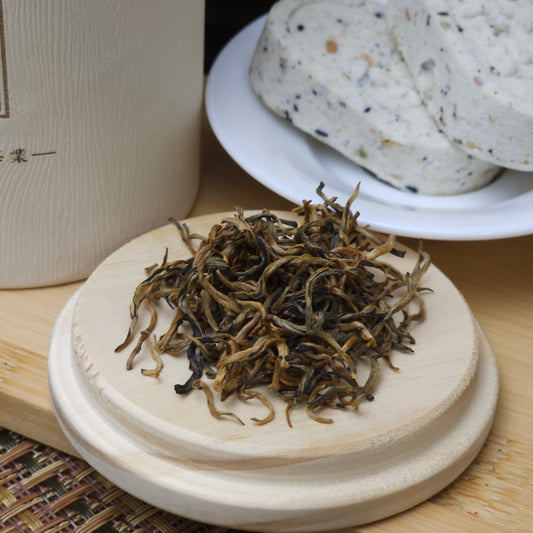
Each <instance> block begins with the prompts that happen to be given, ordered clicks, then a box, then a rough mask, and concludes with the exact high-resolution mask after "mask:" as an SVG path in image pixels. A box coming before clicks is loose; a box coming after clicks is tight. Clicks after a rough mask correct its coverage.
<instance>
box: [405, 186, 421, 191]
mask: <svg viewBox="0 0 533 533" xmlns="http://www.w3.org/2000/svg"><path fill="white" fill-rule="evenodd" d="M405 188H406V189H407V190H408V191H411V192H415V193H416V192H418V189H417V188H416V187H415V186H414V185H406V186H405Z"/></svg>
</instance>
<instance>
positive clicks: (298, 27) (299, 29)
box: [296, 24, 305, 31]
mask: <svg viewBox="0 0 533 533" xmlns="http://www.w3.org/2000/svg"><path fill="white" fill-rule="evenodd" d="M296 29H297V30H298V31H304V30H305V26H304V25H303V24H298V26H296Z"/></svg>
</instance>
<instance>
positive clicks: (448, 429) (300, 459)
mask: <svg viewBox="0 0 533 533" xmlns="http://www.w3.org/2000/svg"><path fill="white" fill-rule="evenodd" d="M284 215H286V214H284ZM224 216H225V215H224V214H218V215H209V216H204V217H200V218H196V219H191V220H189V221H187V224H188V225H189V227H190V229H191V231H192V232H198V233H201V234H204V235H205V234H207V233H208V231H209V228H210V227H211V226H212V225H213V224H214V223H217V222H220V221H221V220H222V219H223V218H224ZM166 247H168V249H169V259H176V258H179V257H188V256H189V255H190V254H189V252H188V251H187V249H186V247H185V246H184V245H183V243H182V242H181V239H180V238H179V235H178V232H177V230H176V228H175V227H174V226H172V225H169V226H165V227H163V228H160V229H158V230H156V231H153V232H151V233H148V234H146V235H143V236H142V237H140V238H138V239H136V240H134V241H132V242H130V243H128V244H127V245H125V246H124V247H122V248H120V249H119V250H117V251H116V252H115V253H114V254H112V255H111V256H110V257H109V258H108V259H107V260H106V261H104V262H103V263H102V264H101V265H100V266H99V267H98V268H97V269H96V270H95V272H94V273H93V274H92V275H91V277H90V278H89V279H88V280H87V282H86V283H85V284H84V285H83V287H82V288H81V289H80V291H79V293H78V294H76V295H75V296H74V297H73V298H72V299H71V301H70V302H69V303H68V304H67V306H66V307H65V308H64V310H63V311H62V313H61V315H60V317H59V318H58V321H57V324H56V327H55V330H54V333H53V336H52V342H51V346H50V354H49V379H50V391H51V396H52V401H53V405H54V410H55V413H56V416H57V418H58V420H59V423H60V425H61V427H62V429H63V430H64V432H65V434H66V435H67V437H68V438H69V440H70V441H71V442H72V444H73V445H74V446H75V447H76V449H77V450H78V451H79V453H80V454H81V455H82V456H83V457H84V458H85V459H86V460H87V461H88V462H89V463H90V464H91V465H92V466H93V467H94V468H95V469H97V470H99V471H100V472H101V473H102V474H103V475H105V476H106V477H108V478H109V479H110V480H111V481H113V482H114V483H115V484H117V485H118V486H120V487H121V488H124V489H125V490H127V491H129V492H131V493H132V494H134V495H135V496H137V497H139V498H141V499H144V500H146V501H147V502H149V503H151V504H153V505H155V506H157V507H160V508H162V509H165V510H168V511H171V512H173V513H176V514H179V515H182V516H185V517H188V518H192V519H195V520H199V521H203V522H210V523H215V524H219V525H223V526H227V527H235V528H239V529H249V530H253V531H281V530H282V531H319V530H331V529H335V528H341V527H347V526H354V525H358V524H362V523H366V522H370V521H374V520H377V519H381V518H384V517H386V516H389V515H392V514H394V513H397V512H400V511H402V510H405V509H407V508H409V507H411V506H413V505H416V504H417V503H419V502H421V501H423V500H425V499H427V498H428V497H430V496H432V495H433V494H435V493H436V492H438V491H439V490H441V489H442V488H443V487H445V486H446V485H447V484H449V483H450V482H451V481H452V480H453V479H455V478H456V477H457V476H458V475H459V474H460V473H461V472H462V471H463V470H464V469H465V468H466V467H467V466H468V465H469V464H470V462H471V461H472V460H473V459H474V457H475V456H476V454H477V453H478V451H479V449H480V448H481V446H482V444H483V442H484V441H485V439H486V436H487V434H488V431H489V429H490V425H491V422H492V418H493V414H494V410H495V406H496V400H497V395H498V372H497V367H496V362H495V359H494V354H493V352H492V349H491V346H490V344H489V342H488V340H487V339H486V337H485V335H484V334H483V332H482V331H481V330H480V329H479V327H478V326H477V324H476V322H475V320H474V318H473V317H472V314H471V312H470V310H469V308H468V306H467V304H466V302H465V301H464V299H463V297H462V296H461V294H460V293H459V292H458V291H457V289H456V288H455V287H454V286H453V284H452V283H451V282H450V281H449V280H448V279H447V278H446V277H445V276H444V275H443V274H442V273H441V272H440V271H439V270H438V269H437V268H436V267H435V266H431V267H430V269H429V270H428V272H427V274H426V275H425V277H424V279H423V282H422V285H423V286H425V287H430V288H431V289H433V292H432V293H428V294H427V295H426V296H425V302H426V307H427V319H426V320H425V322H423V323H422V324H417V325H416V326H414V327H413V328H412V334H413V336H414V337H415V339H416V345H415V346H414V349H415V353H414V354H412V355H411V354H408V355H407V354H400V353H398V354H395V355H394V356H393V362H394V364H396V365H397V366H398V367H399V368H400V371H399V372H398V373H395V372H393V371H392V370H390V369H389V368H388V367H386V365H383V367H382V371H381V375H380V381H379V384H378V388H377V390H376V394H375V400H374V401H373V402H364V403H363V404H361V406H360V407H359V411H358V412H356V413H353V412H351V411H350V412H345V411H333V412H332V413H331V414H330V413H329V412H328V413H327V416H329V417H331V418H333V419H334V423H333V424H319V423H317V422H314V421H312V420H310V419H309V418H308V417H307V414H306V412H305V409H304V408H302V409H298V408H296V409H294V411H293V414H292V415H291V420H292V424H293V427H292V428H290V427H289V426H288V425H287V422H286V420H285V416H284V408H285V404H284V403H283V402H282V401H281V400H277V399H274V400H273V402H274V407H275V409H276V418H275V419H274V421H272V422H271V423H269V424H266V425H264V426H258V425H256V424H254V423H253V422H252V421H251V420H250V418H251V417H253V416H257V417H262V416H265V415H266V412H265V411H266V410H265V408H264V407H263V406H262V405H261V404H260V403H257V404H253V402H249V403H247V404H243V403H242V402H240V401H238V400H233V399H231V398H230V399H228V400H227V401H226V402H224V404H223V405H222V406H221V404H220V402H219V403H218V405H219V407H223V408H224V410H227V411H232V412H235V413H236V414H237V415H238V416H239V417H240V418H241V419H242V420H243V421H244V422H245V425H244V426H241V425H240V424H238V423H237V422H235V421H234V420H232V419H226V420H216V419H214V418H213V417H212V416H211V415H210V413H209V410H208V408H207V405H206V401H205V397H204V395H203V394H202V393H201V392H200V391H193V392H192V393H190V394H188V395H186V396H179V395H177V394H175V392H174V384H175V383H183V382H184V381H185V380H186V379H187V377H188V375H189V370H188V361H187V359H186V357H185V356H183V357H171V356H166V355H165V356H163V362H164V368H163V371H162V373H161V375H160V377H159V378H157V379H154V378H150V377H147V376H143V375H141V372H140V369H141V368H152V367H153V366H154V363H153V361H152V359H151V356H150V353H149V346H148V343H146V344H147V346H145V347H144V348H143V350H142V351H141V353H140V354H139V355H138V356H137V358H136V359H135V365H134V368H133V369H132V370H131V371H127V370H126V369H125V363H126V359H127V356H128V354H129V351H128V350H125V351H124V352H121V353H118V354H116V353H114V349H115V347H116V346H117V345H119V344H120V343H121V342H122V340H123V339H124V336H125V334H126V332H127V330H128V327H129V304H130V301H131V298H132V296H133V291H134V289H135V287H136V286H137V284H138V283H139V282H141V281H142V280H143V279H144V278H145V274H144V268H145V267H147V266H149V265H152V264H154V263H156V262H160V261H161V259H162V257H163V255H164V253H165V248H166ZM415 259H416V254H414V252H412V251H410V250H408V253H407V254H406V258H404V259H398V258H396V257H394V256H390V257H387V260H388V261H390V262H391V263H394V264H395V265H396V266H398V267H399V268H401V269H402V270H404V271H409V270H410V269H411V267H412V265H413V264H414V261H415ZM158 312H159V322H158V327H157V328H156V333H157V334H161V333H163V332H164V331H166V329H167V327H168V324H169V322H170V320H171V318H172V316H173V312H172V311H171V310H170V309H168V308H166V306H164V305H161V307H160V308H159V309H158ZM148 321H149V317H147V315H146V314H141V316H140V322H139V331H140V330H141V329H142V328H143V324H147V323H148ZM363 371H364V370H363ZM276 400H277V401H276Z"/></svg>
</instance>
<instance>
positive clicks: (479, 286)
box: [0, 123, 533, 532]
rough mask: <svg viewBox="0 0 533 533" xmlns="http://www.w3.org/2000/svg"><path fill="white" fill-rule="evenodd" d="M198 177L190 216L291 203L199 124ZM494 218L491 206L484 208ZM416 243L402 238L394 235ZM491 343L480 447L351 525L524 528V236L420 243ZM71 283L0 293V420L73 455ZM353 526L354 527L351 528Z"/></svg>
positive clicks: (528, 256) (528, 474) (529, 258)
mask: <svg viewBox="0 0 533 533" xmlns="http://www.w3.org/2000/svg"><path fill="white" fill-rule="evenodd" d="M203 133H204V135H203V162H202V164H203V168H202V185H201V190H200V194H199V196H198V199H197V202H196V205H195V207H194V209H193V211H192V213H191V215H192V216H196V215H202V214H207V213H213V212H218V211H227V210H232V209H233V208H234V207H235V206H240V207H243V208H245V209H257V208H262V207H268V208H270V209H290V208H291V207H293V206H292V204H291V203H290V202H288V201H286V200H284V199H283V198H280V197H279V196H277V195H275V194H274V193H272V192H270V191H269V190H267V189H266V188H264V187H263V186H261V185H260V184H258V183H257V182H256V181H255V180H253V179H252V178H251V177H250V176H248V175H247V174H246V173H245V172H244V171H242V170H241V169H240V168H239V167H238V166H237V165H236V164H235V163H234V162H233V161H232V160H231V159H230V158H229V156H228V155H227V154H226V153H225V152H224V150H223V149H222V148H221V147H220V145H219V144H218V142H217V141H216V139H215V138H214V136H213V134H212V133H211V131H210V129H209V127H208V126H207V124H206V123H204V131H203ZM494 216H495V217H497V216H498V214H497V213H495V214H494ZM403 242H405V243H406V244H407V245H408V246H411V247H416V242H414V241H413V240H412V239H403ZM425 248H426V249H427V250H428V251H429V253H430V254H431V256H432V259H433V262H434V263H435V264H436V265H437V266H438V267H439V268H440V269H441V270H442V271H443V272H444V273H445V274H446V275H447V276H448V277H449V278H450V279H451V280H452V282H453V283H454V284H455V285H456V286H457V288H458V289H459V290H460V291H461V292H462V293H463V295H464V297H465V298H466V300H467V302H468V304H469V305H470V307H471V309H472V311H473V313H474V315H475V316H476V318H477V319H478V321H479V323H480V325H481V327H482V328H483V330H484V331H485V332H486V334H487V335H488V337H489V339H490V341H491V342H492V345H493V347H494V350H495V353H496V358H497V361H498V365H499V370H500V398H499V403H498V408H497V412H496V418H495V421H494V425H493V428H492V431H491V433H490V435H489V438H488V440H487V443H486V445H485V446H484V448H483V449H482V451H481V452H480V454H479V455H478V457H477V458H476V460H475V461H474V463H473V464H472V465H471V466H470V467H469V468H468V469H467V470H466V472H465V473H464V474H463V475H462V476H461V477H460V478H459V479H457V480H456V481H455V482H453V483H452V484H451V485H450V486H449V487H447V488H446V489H444V490H443V491H441V492H440V493H439V494H437V495H436V496H434V497H433V498H431V499H430V500H428V501H426V502H425V503H423V504H421V505H418V506H417V507H415V508H414V509H411V510H409V511H406V512H405V513H402V514H400V515H397V516H395V517H392V518H390V519H386V520H383V521H381V522H378V523H374V524H371V525H368V526H364V527H359V528H357V531H361V532H390V531H394V532H402V531H405V532H407V531H409V532H419V531H420V532H426V531H459V530H465V531H484V532H490V531H495V532H496V531H498V532H499V531H527V530H530V529H531V524H532V523H533V483H532V482H531V479H532V478H533V416H532V415H531V406H532V405H533V387H532V386H531V382H532V380H533V358H532V352H533V276H532V268H531V265H532V264H533V235H529V236H525V237H519V238H511V239H504V240H491V241H479V242H444V241H426V243H425ZM79 286H80V283H73V284H69V285H63V286H56V287H47V288H41V289H26V290H4V291H0V426H3V427H7V428H9V429H13V430H15V431H18V432H20V433H22V434H24V435H26V436H29V437H31V438H34V439H36V440H39V441H41V442H44V443H46V444H50V445H52V446H54V447H57V448H58V449H61V450H65V451H68V452H71V453H73V449H72V447H71V446H70V444H69V443H68V441H67V440H66V438H65V437H64V435H63V434H62V433H61V431H60V429H59V427H58V425H57V423H56V421H55V418H54V415H53V413H52V409H51V404H50V399H49V395H48V382H47V371H46V359H47V351H48V343H49V339H50V334H51V331H52V328H53V324H54V321H55V319H56V317H57V315H58V313H59V311H60V310H61V309H62V307H63V306H64V305H65V303H66V302H67V300H68V298H69V297H70V296H71V295H72V294H73V293H74V292H75V290H76V289H77V288H78V287H79ZM352 531H355V530H352Z"/></svg>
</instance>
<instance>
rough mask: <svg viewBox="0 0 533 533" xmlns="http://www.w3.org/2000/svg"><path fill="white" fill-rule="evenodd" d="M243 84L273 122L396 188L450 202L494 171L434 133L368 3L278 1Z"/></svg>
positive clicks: (380, 14) (378, 14)
mask: <svg viewBox="0 0 533 533" xmlns="http://www.w3.org/2000/svg"><path fill="white" fill-rule="evenodd" d="M250 82H251V85H252V87H253V89H254V91H255V92H256V94H257V95H258V96H259V98H260V99H261V100H262V101H263V103H264V104H265V105H266V106H267V107H269V108H270V109H271V110H273V111H274V112H275V113H277V114H278V115H281V116H282V117H285V118H286V119H287V120H288V121H290V122H291V123H292V124H293V125H294V126H296V127H297V128H299V129H301V130H303V131H304V132H306V133H308V134H310V135H312V136H313V137H315V138H316V139H318V140H320V141H322V142H324V143H326V144H328V145H329V146H331V147H332V148H334V149H336V150H338V151H339V152H341V153H342V154H344V155H345V156H346V157H348V158H349V159H351V160H352V161H354V162H356V163H357V164H359V165H361V166H363V167H365V168H366V169H368V170H370V171H372V172H373V173H374V174H376V176H377V177H379V178H380V179H381V180H383V181H385V182H388V183H390V184H391V185H393V186H395V187H397V188H399V189H404V190H409V191H412V192H418V193H421V194H428V195H449V194H457V193H462V192H467V191H471V190H474V189H477V188H479V187H482V186H483V185H485V184H487V183H488V182H490V181H491V179H492V177H493V176H494V175H495V174H496V172H497V171H498V168H497V167H495V166H493V165H491V164H488V163H486V162H484V161H481V160H479V159H477V158H475V157H473V156H471V155H468V154H466V153H465V152H463V151H462V150H461V149H459V148H458V147H457V146H455V145H454V144H453V143H451V142H450V141H449V140H448V139H447V137H446V136H445V135H444V134H443V133H442V132H441V131H440V130H439V127H438V126H437V124H436V123H435V121H434V120H433V118H432V117H431V116H430V114H429V113H428V111H427V110H426V109H425V107H424V106H423V104H422V102H421V99H420V97H419V95H418V93H417V91H416V89H415V88H414V85H413V82H412V79H411V77H410V75H409V73H408V71H407V68H406V66H405V64H404V63H403V61H402V59H401V57H400V55H399V54H398V53H397V51H396V49H395V47H394V45H393V42H392V39H391V37H390V34H389V31H388V28H387V23H386V20H385V12H384V6H383V5H381V4H378V3H376V2H361V1H356V0H324V1H320V0H314V1H313V0H282V1H281V2H279V3H278V4H276V5H275V6H274V7H273V8H272V10H271V12H270V13H269V16H268V20H267V23H266V25H265V28H264V30H263V33H262V35H261V37H260V39H259V42H258V45H257V49H256V51H255V54H254V57H253V60H252V64H251V68H250Z"/></svg>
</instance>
